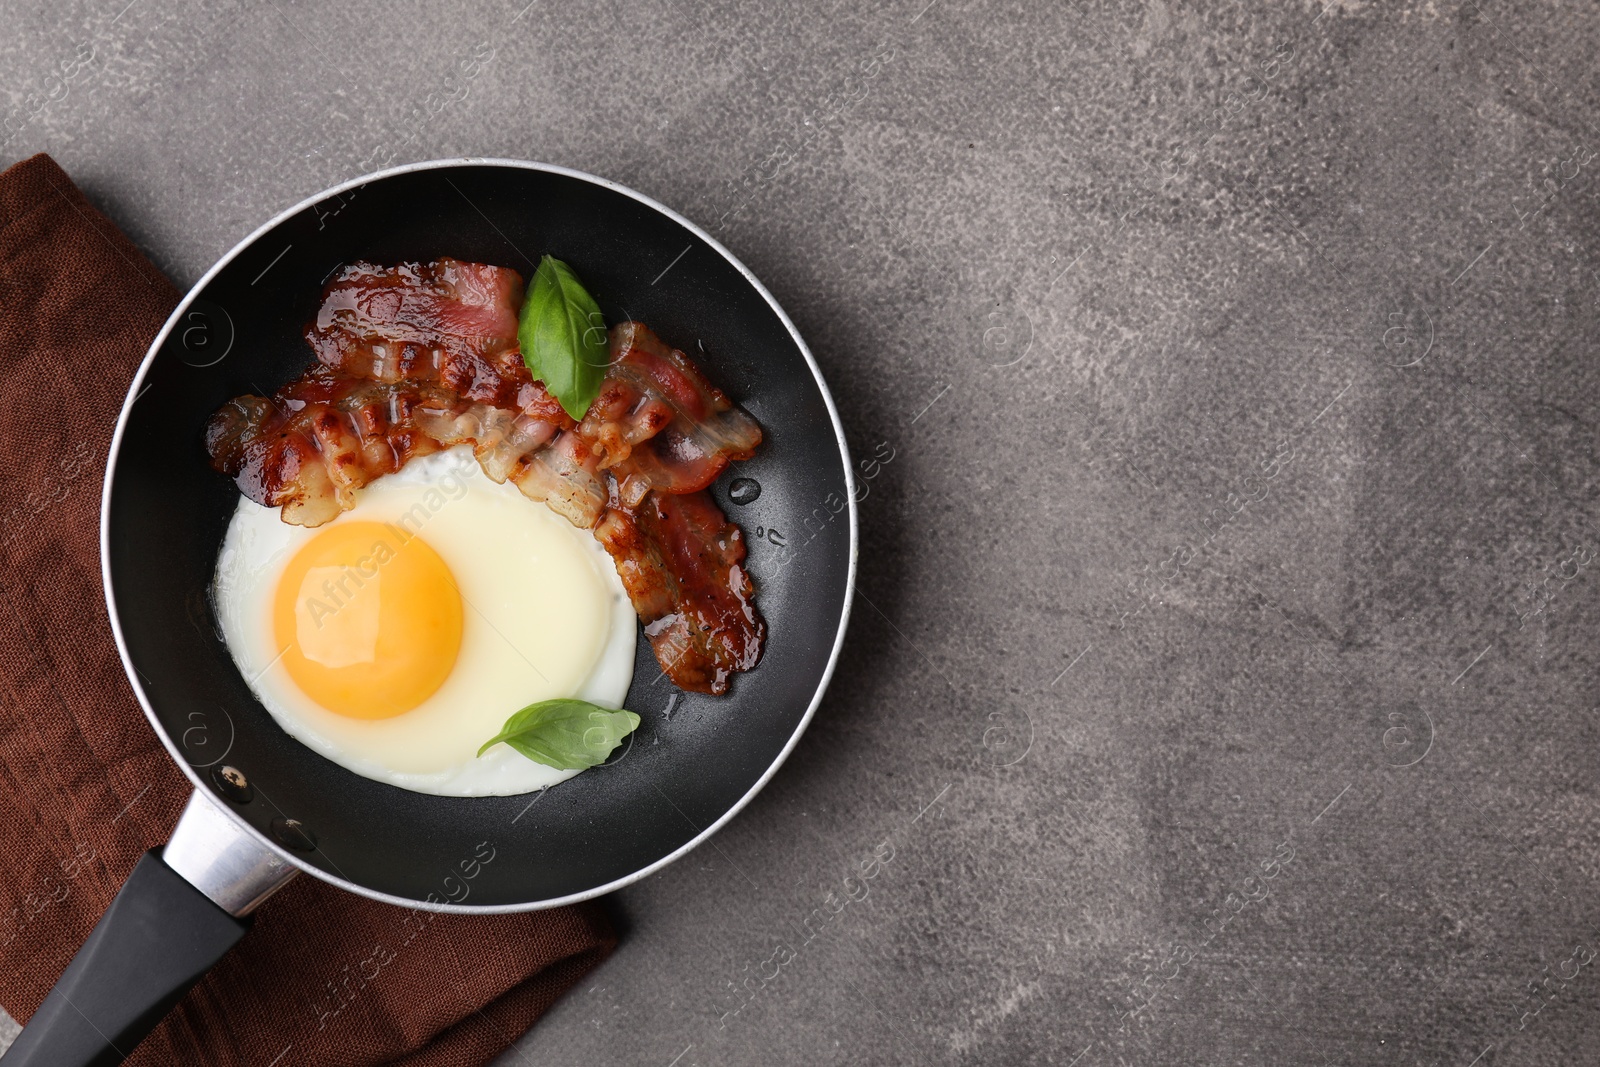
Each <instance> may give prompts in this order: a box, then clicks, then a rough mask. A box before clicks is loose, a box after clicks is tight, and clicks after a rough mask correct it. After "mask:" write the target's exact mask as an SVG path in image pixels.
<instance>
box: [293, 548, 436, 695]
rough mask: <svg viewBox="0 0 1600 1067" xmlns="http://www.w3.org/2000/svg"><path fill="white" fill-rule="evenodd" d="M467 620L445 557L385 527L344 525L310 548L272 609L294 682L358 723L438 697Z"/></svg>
mask: <svg viewBox="0 0 1600 1067" xmlns="http://www.w3.org/2000/svg"><path fill="white" fill-rule="evenodd" d="M461 615H462V611H461V592H460V590H458V589H457V588H456V582H455V577H454V576H453V575H452V574H451V573H450V568H449V567H448V566H446V565H445V562H444V560H443V559H441V558H440V557H439V554H438V553H437V552H435V551H434V550H433V549H432V548H430V547H429V546H428V545H427V543H426V542H424V541H423V540H422V539H421V538H420V537H417V536H415V535H414V534H410V533H407V532H406V531H404V530H402V529H400V528H398V527H395V526H390V525H387V524H384V523H380V522H347V523H337V524H335V525H333V526H330V527H328V528H327V529H326V530H324V531H322V532H321V533H319V534H317V535H316V536H315V537H313V538H312V539H311V540H310V541H308V542H306V544H305V545H304V546H303V547H302V548H301V549H300V551H299V552H296V553H295V555H294V557H293V558H292V559H291V560H290V561H289V565H288V567H287V568H285V569H284V572H283V574H282V576H281V577H279V579H278V588H277V592H276V594H275V595H274V597H273V606H272V624H273V632H274V635H275V636H276V638H277V645H278V647H279V648H280V649H282V650H283V652H282V657H281V658H282V660H283V664H284V666H285V667H286V668H287V669H288V672H289V677H291V678H293V679H294V681H295V684H296V685H298V686H299V687H300V688H301V690H303V691H304V692H305V694H306V695H307V696H309V697H310V698H311V699H312V700H315V701H316V702H317V703H318V704H321V705H322V706H323V707H324V708H327V709H328V710H329V711H332V712H335V713H337V714H339V715H346V716H349V717H350V718H355V719H387V718H390V717H392V716H395V715H399V714H401V713H403V712H407V711H410V710H411V709H412V708H414V707H416V706H417V705H418V704H421V703H422V702H423V701H424V700H426V699H428V697H430V696H432V695H433V693H434V691H435V690H437V689H438V688H439V686H440V685H442V684H443V683H444V680H445V678H447V677H448V676H449V674H450V671H451V669H452V668H453V667H454V666H455V662H456V654H457V653H458V652H459V651H460V650H461Z"/></svg>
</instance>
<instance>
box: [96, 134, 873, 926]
mask: <svg viewBox="0 0 1600 1067" xmlns="http://www.w3.org/2000/svg"><path fill="white" fill-rule="evenodd" d="M481 166H488V167H506V168H510V169H519V170H532V171H540V172H543V173H547V174H557V175H561V176H563V177H568V178H575V179H577V180H579V181H583V182H588V183H590V184H592V185H598V186H601V187H603V188H606V189H610V190H612V191H614V192H618V193H621V194H623V195H624V196H627V197H630V198H632V199H633V200H636V201H638V202H639V203H641V204H644V205H645V206H646V207H649V208H651V209H653V210H655V211H657V212H660V213H661V214H663V215H665V216H667V217H668V218H670V219H672V220H673V221H674V222H676V223H678V224H679V225H680V226H683V227H684V228H685V229H687V230H688V231H689V232H690V233H692V234H694V236H695V237H697V238H699V239H700V240H702V241H704V242H705V243H706V244H707V245H708V246H709V247H710V248H712V249H713V250H714V251H715V252H716V253H717V254H718V255H720V256H722V257H723V259H725V260H727V261H728V263H729V264H730V265H731V266H732V267H733V268H734V269H735V270H737V271H738V272H739V273H740V275H742V276H743V278H744V280H745V281H746V282H747V283H748V284H749V285H750V286H751V287H752V288H753V289H754V290H755V291H756V292H757V293H758V294H759V295H760V296H761V298H762V299H763V300H764V301H766V303H767V306H768V307H770V308H771V309H772V311H773V313H774V314H776V315H777V316H778V320H779V321H780V322H781V323H782V324H783V327H784V329H785V330H787V331H788V333H789V336H790V338H791V339H792V340H793V341H794V344H795V346H796V348H798V349H799V351H800V355H801V356H802V357H803V358H804V359H805V362H806V366H807V367H808V368H809V369H810V371H811V376H812V378H813V380H815V382H816V384H817V388H818V389H819V390H820V391H821V393H822V401H823V404H824V405H825V406H826V408H827V411H828V419H829V421H830V422H831V423H832V426H833V434H834V439H835V441H836V443H837V444H838V446H839V458H840V460H841V461H842V463H843V464H844V478H845V488H846V490H847V491H846V493H845V499H846V502H847V503H848V505H849V507H848V511H849V522H850V560H849V564H848V567H847V569H846V572H845V584H846V595H845V598H844V607H843V609H842V610H841V611H840V614H839V625H838V629H837V630H836V631H835V633H834V637H833V646H832V648H831V649H830V650H829V652H828V662H827V665H826V666H825V667H824V669H823V672H822V677H821V678H820V679H819V681H818V683H817V687H816V691H815V692H814V693H813V694H812V696H811V701H810V703H809V704H808V705H807V707H806V710H805V714H804V715H802V716H801V717H800V721H799V723H798V724H796V726H795V728H794V732H793V733H791V734H790V735H789V739H788V740H787V741H785V742H784V745H783V748H782V750H780V751H779V753H778V755H777V757H776V758H775V759H774V760H773V761H772V763H771V764H770V765H769V766H768V767H767V769H766V770H765V771H764V772H763V773H762V774H761V776H760V777H759V778H757V779H756V781H755V782H754V784H752V785H751V786H750V788H749V789H748V790H746V791H745V793H744V795H743V796H741V797H740V798H739V799H738V800H737V801H736V802H735V803H734V804H733V805H732V806H731V807H730V808H729V809H728V810H727V811H726V812H724V813H723V814H722V815H721V816H719V817H718V818H717V819H716V820H715V821H713V822H712V823H710V824H709V825H707V826H706V827H705V828H704V829H702V830H700V831H699V832H698V833H696V834H695V836H694V837H692V838H690V839H689V840H688V841H686V842H684V843H683V844H682V845H680V846H679V847H678V848H676V849H674V850H673V851H672V852H670V853H668V854H667V855H665V856H662V857H660V858H659V859H657V860H654V861H653V862H651V863H649V864H647V865H646V866H644V867H642V868H640V869H639V870H637V871H634V872H632V873H630V874H628V875H625V876H623V877H621V878H617V879H614V880H613V881H610V882H607V883H606V884H604V885H601V886H597V887H595V888H593V889H587V890H584V891H582V892H579V893H572V894H568V895H567V896H563V897H552V898H549V899H546V900H536V901H525V902H520V903H515V904H480V905H474V904H451V903H449V902H440V903H436V904H430V903H428V902H426V901H419V900H413V899H411V898H409V897H401V896H395V895H394V894H391V893H384V892H381V891H379V890H375V889H371V888H369V887H367V886H364V885H362V884H360V883H358V882H353V881H350V880H349V879H346V878H342V877H340V876H338V875H334V874H330V873H329V872H327V871H324V870H323V869H322V868H320V867H316V866H313V865H311V864H310V863H308V862H307V861H306V860H304V859H303V858H301V857H300V856H299V855H298V854H296V853H295V852H293V851H291V850H289V849H287V848H284V847H283V846H282V845H280V844H278V843H277V842H276V841H273V840H272V839H271V838H270V837H268V836H267V835H266V834H263V833H261V832H260V831H258V830H257V829H256V828H255V827H254V826H252V825H251V824H250V823H249V822H248V821H247V820H246V819H245V818H244V816H243V815H241V814H239V813H238V812H237V811H235V810H233V809H232V808H231V807H230V806H229V805H226V804H222V803H218V804H217V805H216V806H217V807H218V808H219V809H220V810H222V811H223V812H224V813H225V814H226V815H227V817H228V818H229V819H231V820H232V821H233V822H234V823H235V824H236V825H237V826H238V827H239V828H240V829H242V830H243V831H245V832H246V833H248V834H250V835H251V836H252V837H253V838H254V839H255V840H257V841H259V842H261V843H263V844H265V845H266V846H267V847H268V848H270V849H272V851H273V852H274V853H276V854H277V855H278V857H279V858H281V859H282V860H283V861H284V862H286V863H289V864H292V865H293V866H295V867H296V868H298V869H299V870H301V871H303V872H305V873H307V874H309V875H311V876H313V877H315V878H318V879H321V880H322V881H324V882H328V883H330V884H332V885H336V886H339V887H340V888H341V889H345V890H348V891H349V892H352V893H355V894H358V895H360V896H364V897H367V898H369V899H372V900H381V901H383V902H385V903H388V904H395V905H398V906H400V907H405V908H416V909H422V910H427V911H436V912H446V913H455V914H471V915H493V914H514V913H519V912H527V911H542V910H545V909H548V908H556V907H561V906H562V905H565V904H576V903H578V902H580V901H584V900H592V899H594V898H595V897H599V896H604V895H605V894H607V893H612V892H615V891H616V890H618V889H621V888H623V887H624V886H628V885H631V884H633V883H634V882H637V881H639V880H640V879H641V878H644V877H646V876H647V875H651V874H654V873H655V872H656V871H659V870H661V869H662V868H663V867H665V866H667V865H668V864H670V863H672V862H673V861H675V860H677V859H679V858H681V857H682V856H684V855H686V854H687V853H689V852H690V851H692V850H693V849H694V848H696V847H697V846H699V845H701V844H703V843H704V842H705V841H706V840H708V839H709V838H710V837H711V836H712V835H713V834H715V833H716V832H717V831H718V830H720V829H721V828H722V827H723V826H725V825H726V824H727V823H728V822H729V821H730V820H731V819H732V818H733V817H734V816H735V815H737V814H738V813H739V812H740V811H742V810H743V809H744V807H745V805H747V804H749V803H750V801H751V800H753V799H754V798H755V796H756V794H757V793H759V792H761V790H762V789H763V788H765V787H766V784H767V783H768V782H769V781H770V780H771V779H772V777H773V775H775V774H777V773H778V768H780V767H782V766H783V764H784V763H785V762H786V761H787V760H788V758H789V755H790V753H791V752H793V751H794V748H795V746H796V745H797V744H799V742H800V738H801V736H802V735H803V734H804V733H805V732H806V728H807V727H808V726H809V725H810V724H811V718H812V716H813V715H814V714H815V713H816V710H817V707H818V706H819V705H820V704H821V703H822V698H823V695H824V694H825V693H826V692H827V689H828V683H829V682H831V681H832V680H833V672H834V668H835V666H837V664H838V661H839V653H840V651H841V649H842V648H843V647H844V637H845V632H846V630H847V628H848V626H849V622H850V610H851V608H852V606H853V605H854V601H855V584H856V562H857V555H858V550H859V541H858V529H857V506H856V493H855V488H856V485H855V474H854V469H853V465H852V463H851V459H850V446H849V444H848V443H847V442H846V441H845V436H844V426H843V424H842V423H841V422H840V421H839V412H838V409H837V407H836V406H835V405H834V402H833V394H832V393H831V392H829V390H828V385H827V382H826V381H824V380H823V377H822V370H821V368H819V367H818V366H817V362H816V359H815V358H813V356H812V354H811V349H810V347H808V346H807V345H806V342H805V339H804V338H803V337H801V336H800V331H799V330H797V329H796V328H795V325H794V323H793V322H792V321H791V320H790V318H789V316H788V313H787V312H785V311H784V310H783V307H782V306H781V305H780V304H779V303H778V301H777V300H776V299H775V298H774V297H773V295H772V293H770V292H769V291H768V290H767V287H766V286H765V285H763V284H762V283H761V281H760V279H758V278H757V277H756V276H755V274H753V273H752V272H751V270H750V268H748V267H746V266H745V265H744V263H743V262H741V261H740V259H739V258H738V257H737V256H735V255H734V254H733V253H732V252H731V251H729V250H728V249H727V248H726V247H725V246H724V245H723V244H722V242H720V241H718V240H717V239H716V238H715V237H712V236H711V235H710V234H709V233H707V232H706V231H705V230H703V229H701V228H700V227H699V226H698V225H696V224H695V223H693V222H691V221H690V220H689V219H687V218H685V217H684V216H683V215H680V214H679V213H678V212H676V211H674V210H673V209H672V208H670V207H667V206H666V205H665V204H663V203H661V202H660V201H658V200H655V199H654V198H652V197H649V196H647V195H645V194H644V193H641V192H638V191H637V190H634V189H631V188H629V187H628V186H625V185H621V184H619V183H617V182H614V181H611V180H610V179H608V178H602V177H599V176H597V175H594V174H589V173H587V172H585V171H580V170H574V169H572V168H570V167H563V166H559V165H557V164H552V163H536V162H532V161H528V160H519V159H505V158H499V157H493V156H461V157H455V158H446V159H434V160H426V161H422V162H416V163H406V164H401V165H400V166H395V167H388V168H386V169H383V170H379V171H374V172H372V173H370V174H365V175H362V176H360V177H356V178H352V179H350V180H349V181H345V182H340V183H339V184H337V185H334V186H332V187H330V188H328V189H325V190H323V191H322V192H319V193H316V194H315V195H313V196H309V197H306V198H305V199H303V200H301V201H299V202H298V203H296V204H294V205H293V206H291V207H288V208H285V209H284V210H283V211H280V212H278V213H277V214H276V215H274V216H273V217H272V218H271V219H269V220H268V221H267V222H265V223H262V224H261V225H260V226H258V227H257V228H256V229H255V230H253V231H252V232H251V233H250V234H248V235H247V236H246V237H245V238H244V239H243V240H241V241H239V242H238V243H237V244H235V245H234V246H233V247H232V248H231V249H229V250H228V251H227V252H226V253H225V254H224V255H223V256H222V257H221V258H220V259H218V260H217V262H216V263H214V264H212V266H211V267H210V269H208V270H207V271H206V272H205V273H204V274H203V275H201V276H200V278H199V279H198V280H197V281H195V283H194V284H193V285H192V286H190V287H189V290H188V291H187V292H186V293H185V294H184V296H183V299H182V300H180V301H179V302H178V305H177V307H175V308H174V309H173V311H172V314H171V315H169V316H168V317H167V321H166V322H165V323H164V324H163V325H162V327H161V332H160V333H158V334H156V337H155V339H154V340H153V341H152V342H151V343H150V348H149V350H148V351H147V352H146V353H145V357H144V359H143V360H142V361H141V362H140V364H139V369H138V371H137V372H136V373H135V374H134V376H133V380H132V382H131V383H129V386H128V394H127V397H126V398H125V399H124V400H123V402H122V409H121V411H120V412H118V415H117V422H116V427H115V429H114V430H113V431H112V434H111V446H110V449H109V450H108V452H107V453H106V469H105V470H106V472H105V481H104V484H103V485H102V486H101V491H100V581H101V587H102V592H103V593H104V595H105V602H106V614H107V616H108V619H109V621H110V623H111V635H112V638H113V640H114V641H115V642H116V645H117V655H118V657H119V658H120V659H121V660H122V669H123V672H124V673H125V674H126V675H127V677H128V684H129V685H130V686H132V688H133V693H134V696H135V698H136V699H137V700H138V701H139V707H140V708H141V709H142V710H143V711H144V716H145V718H146V719H147V720H149V723H150V727H151V729H153V730H154V731H155V733H156V736H157V737H158V738H159V739H160V741H161V744H162V746H163V747H164V748H165V749H166V750H167V754H168V755H169V756H170V757H171V758H172V761H173V762H174V763H175V764H177V766H178V767H179V768H180V769H181V770H182V772H183V774H184V776H185V777H187V778H188V779H189V781H190V784H191V785H193V787H194V788H195V789H196V790H199V791H202V792H204V793H205V794H206V796H207V797H212V796H213V793H212V791H211V790H210V788H209V787H208V786H207V785H206V784H205V782H204V780H203V779H202V777H201V775H200V773H199V771H198V770H196V768H194V767H193V766H192V765H191V764H190V763H189V761H188V760H187V759H186V758H184V756H183V753H182V752H180V751H179V749H178V747H177V744H176V743H175V742H174V741H173V739H172V738H171V737H170V736H169V735H168V733H167V731H166V729H165V728H164V727H163V726H162V724H161V722H160V720H159V719H158V718H157V717H156V714H155V710H154V708H153V707H152V705H151V703H150V700H149V698H148V697H147V696H146V694H145V691H144V687H143V685H142V683H141V682H140V680H139V674H138V671H137V669H136V668H135V667H134V664H133V659H132V657H131V655H130V654H129V651H128V645H127V642H126V640H125V639H124V637H123V632H122V620H121V617H120V614H119V612H118V610H117V603H116V597H115V595H114V594H113V592H112V585H111V528H110V514H111V510H110V504H111V491H112V486H113V483H114V482H115V480H116V461H117V457H118V455H119V454H120V452H121V448H122V436H123V433H124V431H125V429H126V427H127V424H128V418H129V416H130V414H131V413H132V411H133V405H134V404H135V403H137V402H138V399H139V397H140V395H141V386H142V384H143V382H144V379H145V377H146V375H147V374H148V373H149V371H150V367H151V365H152V364H153V363H154V361H155V358H156V356H157V355H158V354H159V353H160V351H161V349H162V346H163V345H164V344H165V343H166V341H167V338H168V336H170V335H171V333H172V331H173V329H174V328H175V327H176V325H177V324H178V322H179V321H180V320H181V318H182V316H183V314H184V312H185V311H187V310H188V308H189V306H190V305H191V304H193V303H194V301H195V300H196V299H198V297H199V295H200V293H201V292H202V291H203V290H204V289H205V287H206V286H207V285H208V284H210V282H211V280H212V279H213V278H215V277H216V276H217V275H218V274H219V273H221V271H222V270H223V268H225V267H226V266H228V264H230V263H232V262H233V260H234V259H236V258H237V257H238V256H239V255H240V254H241V253H243V252H244V251H245V250H246V249H248V248H250V247H252V246H254V245H255V244H256V242H257V241H259V240H260V239H261V238H262V237H264V236H266V235H267V234H268V233H270V232H271V231H273V230H275V229H277V227H278V226H280V225H282V224H283V223H284V222H285V221H287V220H288V219H290V218H293V217H294V216H295V215H298V214H299V213H300V212H302V211H304V210H305V209H306V208H308V207H310V206H312V205H313V204H316V203H319V202H321V201H323V200H326V199H327V198H328V197H330V196H336V195H338V194H340V193H343V192H346V191H347V190H350V189H355V188H359V187H361V186H364V185H367V184H369V183H371V182H374V181H378V180H380V179H383V178H391V177H396V176H398V175H402V174H410V173H415V172H419V171H429V170H447V169H451V168H460V167H481Z"/></svg>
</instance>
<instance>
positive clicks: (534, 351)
mask: <svg viewBox="0 0 1600 1067" xmlns="http://www.w3.org/2000/svg"><path fill="white" fill-rule="evenodd" d="M517 343H518V344H519V345H521V346H522V361H523V362H524V363H526V364H527V366H528V373H529V374H532V375H533V378H534V380H535V381H540V382H543V383H544V387H545V388H546V389H548V390H550V395H551V396H553V397H555V398H556V399H557V400H559V401H560V402H561V406H562V408H563V409H565V410H566V413H567V414H568V415H571V416H572V417H573V418H575V419H581V418H583V414H584V412H586V411H588V410H589V405H590V404H592V403H594V398H595V397H597V396H599V395H600V382H601V381H602V380H603V379H604V378H605V376H606V368H607V367H608V366H610V365H611V348H610V345H609V344H608V343H607V340H606V320H605V318H604V317H603V316H602V315H601V314H600V308H599V306H598V305H597V304H596V303H595V302H594V297H592V296H590V295H589V291H588V290H587V289H585V288H584V287H583V283H582V282H580V281H578V276H577V275H576V274H574V273H572V268H571V267H569V266H567V265H566V264H565V263H563V262H561V261H560V260H559V259H556V258H555V257H554V256H545V257H544V258H543V259H541V260H540V261H539V268H538V270H536V271H534V273H533V284H532V285H530V286H528V298H527V300H525V301H523V304H522V316H521V318H520V319H519V320H518V322H517Z"/></svg>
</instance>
